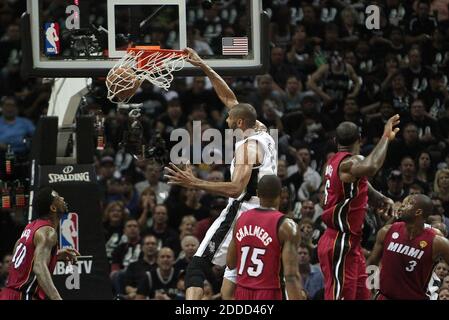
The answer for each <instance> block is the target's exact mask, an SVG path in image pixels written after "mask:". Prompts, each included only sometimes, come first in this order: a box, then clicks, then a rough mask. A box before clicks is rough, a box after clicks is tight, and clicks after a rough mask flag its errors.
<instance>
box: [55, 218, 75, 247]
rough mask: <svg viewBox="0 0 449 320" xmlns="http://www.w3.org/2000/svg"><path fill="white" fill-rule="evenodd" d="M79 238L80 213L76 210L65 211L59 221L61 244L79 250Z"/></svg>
mask: <svg viewBox="0 0 449 320" xmlns="http://www.w3.org/2000/svg"><path fill="white" fill-rule="evenodd" d="M78 239H79V236H78V215H77V214H76V213H74V212H69V213H64V215H63V216H62V218H61V221H60V223H59V246H60V247H61V248H74V249H76V250H79V246H78Z"/></svg>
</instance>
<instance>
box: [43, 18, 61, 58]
mask: <svg viewBox="0 0 449 320" xmlns="http://www.w3.org/2000/svg"><path fill="white" fill-rule="evenodd" d="M44 30H45V55H47V56H56V55H58V54H59V53H60V51H61V45H60V41H59V23H57V22H49V23H46V24H45V25H44Z"/></svg>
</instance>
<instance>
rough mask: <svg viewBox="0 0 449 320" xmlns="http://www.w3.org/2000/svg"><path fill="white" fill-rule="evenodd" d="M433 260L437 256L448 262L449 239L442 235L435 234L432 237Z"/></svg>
mask: <svg viewBox="0 0 449 320" xmlns="http://www.w3.org/2000/svg"><path fill="white" fill-rule="evenodd" d="M432 250H433V252H432V256H433V260H434V261H436V260H437V259H439V258H443V259H444V261H446V263H448V264H449V240H448V239H446V238H445V237H444V236H441V235H436V236H435V238H434V239H433V248H432Z"/></svg>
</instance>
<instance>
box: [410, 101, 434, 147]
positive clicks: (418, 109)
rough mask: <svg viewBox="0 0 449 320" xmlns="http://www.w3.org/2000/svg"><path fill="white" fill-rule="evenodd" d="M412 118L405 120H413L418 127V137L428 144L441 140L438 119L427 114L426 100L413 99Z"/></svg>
mask: <svg viewBox="0 0 449 320" xmlns="http://www.w3.org/2000/svg"><path fill="white" fill-rule="evenodd" d="M410 116H411V117H410V118H409V119H406V120H405V121H409V122H413V123H414V124H416V126H417V127H418V137H419V140H420V141H421V142H423V143H424V144H426V145H427V146H432V145H434V144H436V143H437V142H438V141H439V140H441V134H440V129H439V127H438V123H437V122H436V120H434V119H432V118H431V117H429V116H428V115H427V112H426V107H425V106H424V102H423V101H422V100H420V99H416V100H415V101H413V103H412V105H411V107H410Z"/></svg>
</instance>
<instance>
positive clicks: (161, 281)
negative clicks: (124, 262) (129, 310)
mask: <svg viewBox="0 0 449 320" xmlns="http://www.w3.org/2000/svg"><path fill="white" fill-rule="evenodd" d="M174 264H175V255H174V253H173V250H172V249H170V248H168V247H163V248H161V249H160V250H159V253H158V255H157V268H156V270H153V271H147V272H146V277H145V278H143V279H142V281H141V282H140V283H139V286H138V289H137V293H136V300H146V299H151V300H172V299H175V298H176V296H177V294H178V288H177V284H178V275H179V271H178V270H176V269H175V268H174Z"/></svg>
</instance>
